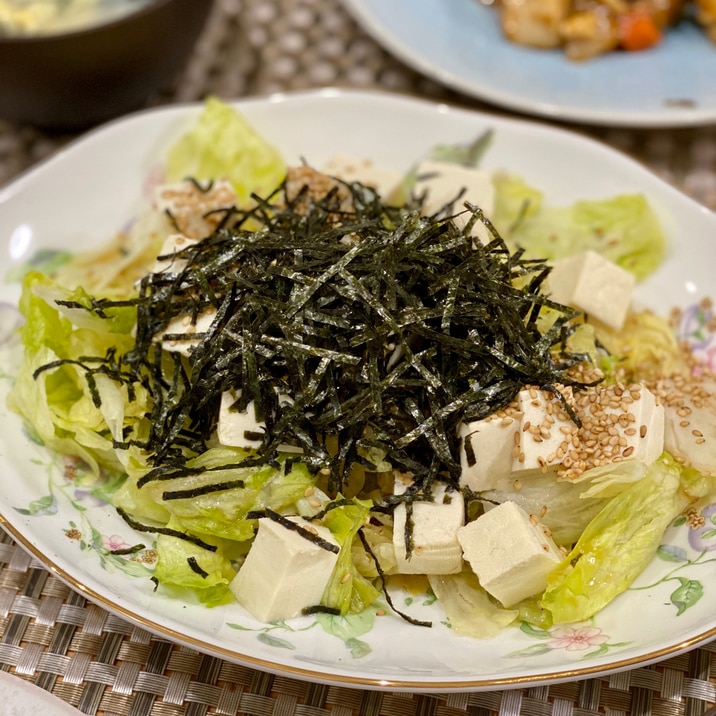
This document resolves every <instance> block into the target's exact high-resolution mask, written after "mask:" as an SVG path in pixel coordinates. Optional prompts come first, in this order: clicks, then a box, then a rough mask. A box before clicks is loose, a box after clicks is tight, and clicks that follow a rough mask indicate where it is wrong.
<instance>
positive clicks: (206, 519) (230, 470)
mask: <svg viewBox="0 0 716 716" xmlns="http://www.w3.org/2000/svg"><path fill="white" fill-rule="evenodd" d="M249 456H250V453H249V452H248V451H246V450H242V449H241V448H230V447H212V448H210V449H209V450H207V451H206V452H204V453H202V454H201V455H198V456H196V457H194V458H192V459H190V460H188V461H187V463H186V469H187V471H188V472H190V473H191V471H192V470H196V472H195V473H193V474H187V475H183V476H181V477H176V478H173V479H171V480H167V479H162V480H156V481H150V482H147V483H146V484H144V485H143V486H142V487H141V488H138V487H137V481H138V480H140V479H141V478H142V477H144V476H145V475H146V474H147V473H148V472H149V470H150V467H149V466H148V465H147V464H146V463H145V462H144V461H143V460H142V456H141V455H135V460H134V461H132V462H130V463H128V464H127V472H128V474H129V477H130V479H129V480H127V482H126V483H125V485H124V486H123V487H122V488H121V489H120V490H119V491H118V492H117V493H116V494H115V498H114V504H115V506H117V507H121V508H122V509H124V510H126V511H127V512H128V513H129V514H131V515H132V516H133V517H134V518H135V519H140V520H141V519H144V520H155V521H160V522H165V521H166V516H167V515H171V517H172V518H173V519H174V520H175V521H176V522H177V523H178V524H179V525H180V526H181V529H182V530H184V531H189V532H191V533H192V534H195V535H202V536H213V537H216V538H221V539H226V540H233V541H237V542H243V541H245V540H249V539H251V538H252V537H253V536H254V532H255V529H256V520H254V519H247V517H246V515H247V513H249V512H251V511H255V510H263V509H266V508H270V509H272V510H274V511H276V512H284V511H285V510H287V509H288V508H292V507H293V505H295V503H296V501H297V500H298V499H300V498H301V497H302V496H303V495H304V493H305V492H306V489H307V488H308V487H312V486H313V485H314V483H315V478H314V477H313V476H312V475H311V474H310V472H309V471H308V468H307V467H306V466H305V465H303V464H302V463H292V466H291V469H290V470H288V471H287V472H285V473H284V470H283V468H276V467H273V466H271V465H261V466H252V467H237V465H238V463H240V462H241V461H242V460H245V459H246V458H247V457H249ZM279 464H281V463H279ZM236 481H241V484H242V486H241V487H233V488H232V489H222V490H219V491H216V492H207V493H206V494H198V495H191V492H192V491H195V490H197V489H201V488H205V487H207V486H211V485H217V484H222V483H224V484H225V483H236ZM180 491H181V492H186V493H188V496H187V497H180V498H179V499H176V498H174V499H165V493H172V492H174V493H176V492H180Z"/></svg>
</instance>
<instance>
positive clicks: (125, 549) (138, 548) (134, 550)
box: [110, 543, 145, 556]
mask: <svg viewBox="0 0 716 716" xmlns="http://www.w3.org/2000/svg"><path fill="white" fill-rule="evenodd" d="M143 549H145V545H143V544H141V543H140V544H135V545H133V546H132V547H120V548H119V549H112V550H110V552H112V554H116V555H120V556H121V555H125V554H136V553H137V552H141V551H142V550H143Z"/></svg>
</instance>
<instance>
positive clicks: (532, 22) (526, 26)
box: [502, 0, 571, 48]
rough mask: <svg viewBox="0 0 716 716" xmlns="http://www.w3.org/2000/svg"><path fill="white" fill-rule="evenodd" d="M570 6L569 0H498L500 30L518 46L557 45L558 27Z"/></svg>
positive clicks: (558, 37) (549, 46) (559, 41)
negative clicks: (500, 13) (500, 7)
mask: <svg viewBox="0 0 716 716" xmlns="http://www.w3.org/2000/svg"><path fill="white" fill-rule="evenodd" d="M570 7H571V2H570V0H502V31H503V32H504V34H505V36H506V37H507V38H508V39H510V40H512V42H517V43H519V44H520V45H528V46H530V47H544V48H551V47H559V46H560V45H561V44H562V41H561V37H560V34H559V26H560V24H561V23H562V21H563V20H564V19H565V18H566V17H567V15H568V14H569V11H570Z"/></svg>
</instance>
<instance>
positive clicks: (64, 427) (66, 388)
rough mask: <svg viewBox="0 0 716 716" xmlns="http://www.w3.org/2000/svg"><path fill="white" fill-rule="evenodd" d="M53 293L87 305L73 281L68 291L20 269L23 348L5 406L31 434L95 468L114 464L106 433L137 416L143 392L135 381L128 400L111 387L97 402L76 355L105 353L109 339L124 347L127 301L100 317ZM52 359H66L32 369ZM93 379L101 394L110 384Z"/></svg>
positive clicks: (127, 342) (130, 315) (130, 313)
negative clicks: (135, 388)
mask: <svg viewBox="0 0 716 716" xmlns="http://www.w3.org/2000/svg"><path fill="white" fill-rule="evenodd" d="M57 301H66V302H70V303H71V304H72V305H74V304H78V305H80V306H89V305H90V302H89V298H88V297H87V296H86V294H85V293H84V292H83V291H82V290H81V289H76V290H73V291H68V290H66V289H64V288H62V287H61V286H59V285H58V284H56V283H54V282H53V281H52V280H51V279H49V278H47V277H46V276H43V275H42V274H40V273H37V272H31V273H28V274H27V275H26V276H25V279H24V281H23V292H22V296H21V299H20V310H21V312H22V314H23V316H24V317H25V324H24V326H23V328H22V329H21V331H20V337H21V340H22V342H23V345H24V348H25V356H24V359H23V361H22V363H21V365H20V367H19V371H18V374H17V376H16V380H15V382H14V384H13V387H12V389H11V392H10V394H9V396H8V406H9V408H10V409H11V410H13V411H14V412H16V413H18V414H19V415H21V416H22V418H23V419H24V421H25V423H26V424H27V426H28V430H29V431H30V433H31V434H32V435H33V438H34V439H35V440H36V441H37V442H39V443H41V444H43V445H46V446H47V447H49V448H50V449H51V450H53V451H55V452H57V453H59V454H62V455H71V456H75V457H78V458H80V459H81V460H83V461H84V462H86V463H87V464H88V465H89V467H90V469H91V470H92V471H93V472H94V473H95V474H97V473H99V472H100V471H101V469H102V468H106V469H109V470H110V471H112V472H116V471H117V470H120V469H121V468H122V465H121V463H120V460H119V458H118V456H117V454H116V452H115V449H114V446H113V442H112V436H113V434H114V435H120V434H121V432H122V427H123V425H124V424H125V419H127V420H128V421H131V422H134V423H136V422H138V421H139V422H141V420H142V418H143V416H144V414H145V413H146V409H147V406H146V400H147V395H146V392H145V391H144V390H143V389H141V386H140V387H139V389H138V391H137V395H136V397H135V400H134V401H132V402H129V401H128V400H127V399H126V395H124V396H123V397H121V398H120V397H119V396H117V395H115V396H114V398H115V399H112V400H108V402H107V404H106V405H103V406H100V407H98V406H96V405H95V403H94V400H93V396H92V391H91V389H90V386H89V384H88V382H87V377H86V371H85V369H84V368H83V367H82V366H81V365H80V363H81V362H82V361H81V359H82V357H83V356H88V355H99V356H101V355H105V353H106V352H107V351H108V350H109V349H110V348H113V347H116V348H117V349H118V350H120V351H121V350H126V349H128V348H129V347H130V346H131V344H132V342H133V339H132V338H131V336H130V333H129V332H130V330H131V326H132V325H133V322H134V309H117V310H116V311H114V312H113V314H112V315H111V316H110V317H109V319H102V318H99V317H98V316H96V315H94V314H92V313H90V312H88V311H86V310H84V309H82V308H75V307H72V306H59V305H58V304H57V303H56V302H57ZM56 361H69V362H66V363H63V364H60V365H58V366H57V367H54V368H51V369H48V370H42V371H41V372H39V373H38V372H37V371H39V370H40V369H41V368H42V367H43V366H46V365H48V364H51V363H54V362H56ZM74 361H77V363H75V362H74ZM100 382H101V383H102V391H103V392H104V393H105V395H107V396H108V397H109V396H110V395H111V392H112V389H111V386H109V385H108V384H107V383H106V382H102V381H100Z"/></svg>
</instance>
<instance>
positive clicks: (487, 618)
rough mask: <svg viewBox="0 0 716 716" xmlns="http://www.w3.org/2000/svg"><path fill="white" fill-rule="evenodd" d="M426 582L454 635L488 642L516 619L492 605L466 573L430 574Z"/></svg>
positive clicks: (474, 578)
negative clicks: (439, 604)
mask: <svg viewBox="0 0 716 716" xmlns="http://www.w3.org/2000/svg"><path fill="white" fill-rule="evenodd" d="M428 578H429V580H430V587H431V588H432V590H433V592H435V596H436V597H437V598H438V600H439V601H440V603H441V604H442V605H443V608H444V609H445V614H446V616H447V618H448V620H449V621H450V627H451V628H452V630H453V631H454V632H455V633H456V634H460V635H462V636H470V637H473V638H474V639H489V638H491V637H493V636H495V635H496V634H497V633H498V632H500V631H502V630H503V629H504V628H505V627H506V626H509V625H510V624H512V622H514V621H515V619H516V618H517V616H518V611H517V610H515V609H505V608H504V607H500V606H498V605H497V604H495V603H494V602H493V601H492V600H491V599H490V597H489V596H488V594H487V592H485V590H484V589H483V588H482V587H481V586H480V583H479V581H478V579H477V577H476V576H475V574H474V573H473V572H472V571H471V570H469V569H464V570H463V571H462V572H460V573H459V574H431V575H429V577H428Z"/></svg>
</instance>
